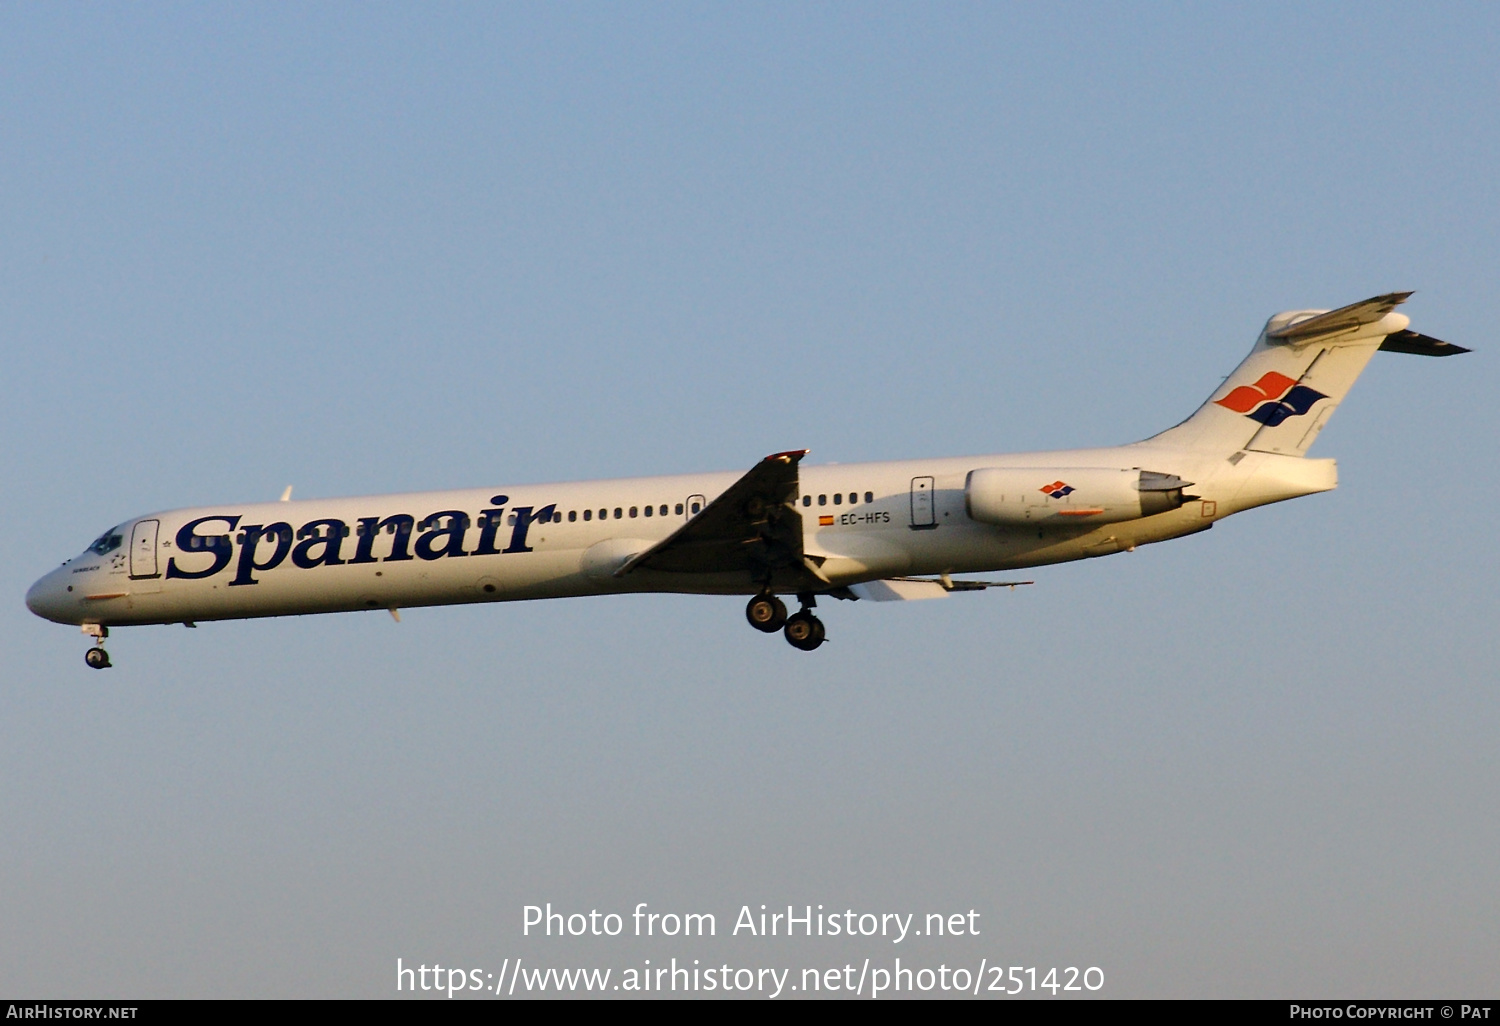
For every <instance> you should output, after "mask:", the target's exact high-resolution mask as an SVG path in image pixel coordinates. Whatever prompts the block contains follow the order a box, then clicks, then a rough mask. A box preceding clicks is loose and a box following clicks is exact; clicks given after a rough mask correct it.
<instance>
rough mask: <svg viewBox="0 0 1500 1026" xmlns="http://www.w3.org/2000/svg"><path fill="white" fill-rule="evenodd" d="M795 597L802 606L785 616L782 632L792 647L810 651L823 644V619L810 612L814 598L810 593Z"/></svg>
mask: <svg viewBox="0 0 1500 1026" xmlns="http://www.w3.org/2000/svg"><path fill="white" fill-rule="evenodd" d="M797 599H798V601H800V602H801V603H802V608H801V609H799V610H797V612H795V613H793V614H792V615H791V616H789V617H787V619H786V626H785V627H784V628H782V633H783V634H785V635H786V640H787V644H789V645H791V646H792V647H793V648H798V649H801V650H802V651H804V652H811V651H812V650H813V649H815V648H817V647H818V646H819V645H821V644H823V639H824V638H825V637H827V633H826V632H825V631H824V629H823V621H822V620H819V619H818V618H817V617H816V616H814V615H813V614H812V607H813V606H814V605H816V599H814V598H813V596H811V595H798V596H797Z"/></svg>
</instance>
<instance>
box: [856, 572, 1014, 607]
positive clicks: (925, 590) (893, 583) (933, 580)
mask: <svg viewBox="0 0 1500 1026" xmlns="http://www.w3.org/2000/svg"><path fill="white" fill-rule="evenodd" d="M1034 583H1035V582H1034V581H955V580H954V579H953V578H951V577H949V576H948V575H947V574H943V575H942V576H941V577H891V578H888V579H886V580H884V581H866V582H865V583H864V584H854V585H850V587H849V590H850V591H851V592H853V593H854V596H855V597H856V598H862V599H869V600H870V601H871V602H911V601H913V600H916V599H930V598H943V597H945V596H946V595H947V594H948V593H949V592H950V591H984V590H985V589H986V588H1019V587H1021V586H1022V585H1023V584H1034Z"/></svg>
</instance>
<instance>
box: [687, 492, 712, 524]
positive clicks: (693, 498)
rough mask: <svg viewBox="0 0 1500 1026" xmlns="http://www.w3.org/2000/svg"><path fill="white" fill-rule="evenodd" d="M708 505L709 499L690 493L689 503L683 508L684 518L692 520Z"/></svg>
mask: <svg viewBox="0 0 1500 1026" xmlns="http://www.w3.org/2000/svg"><path fill="white" fill-rule="evenodd" d="M707 505H708V500H707V499H705V498H704V497H703V496H701V495H689V496H688V497H687V505H686V506H685V507H684V509H683V519H684V520H691V519H693V518H694V517H695V516H697V515H698V514H699V513H702V512H703V507H704V506H707Z"/></svg>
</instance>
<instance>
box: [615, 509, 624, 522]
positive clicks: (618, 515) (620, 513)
mask: <svg viewBox="0 0 1500 1026" xmlns="http://www.w3.org/2000/svg"><path fill="white" fill-rule="evenodd" d="M624 515H625V511H624V510H622V509H621V508H620V507H619V506H616V507H615V519H616V520H619V519H620V518H621V517H622V516H624Z"/></svg>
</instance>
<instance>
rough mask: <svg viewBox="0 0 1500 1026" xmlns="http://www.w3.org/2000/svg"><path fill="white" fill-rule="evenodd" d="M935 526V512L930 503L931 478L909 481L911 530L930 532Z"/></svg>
mask: <svg viewBox="0 0 1500 1026" xmlns="http://www.w3.org/2000/svg"><path fill="white" fill-rule="evenodd" d="M936 526H937V511H936V510H935V509H933V503H932V478H930V477H914V478H912V479H911V529H912V530H913V531H930V530H931V529H932V528H934V527H936Z"/></svg>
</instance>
